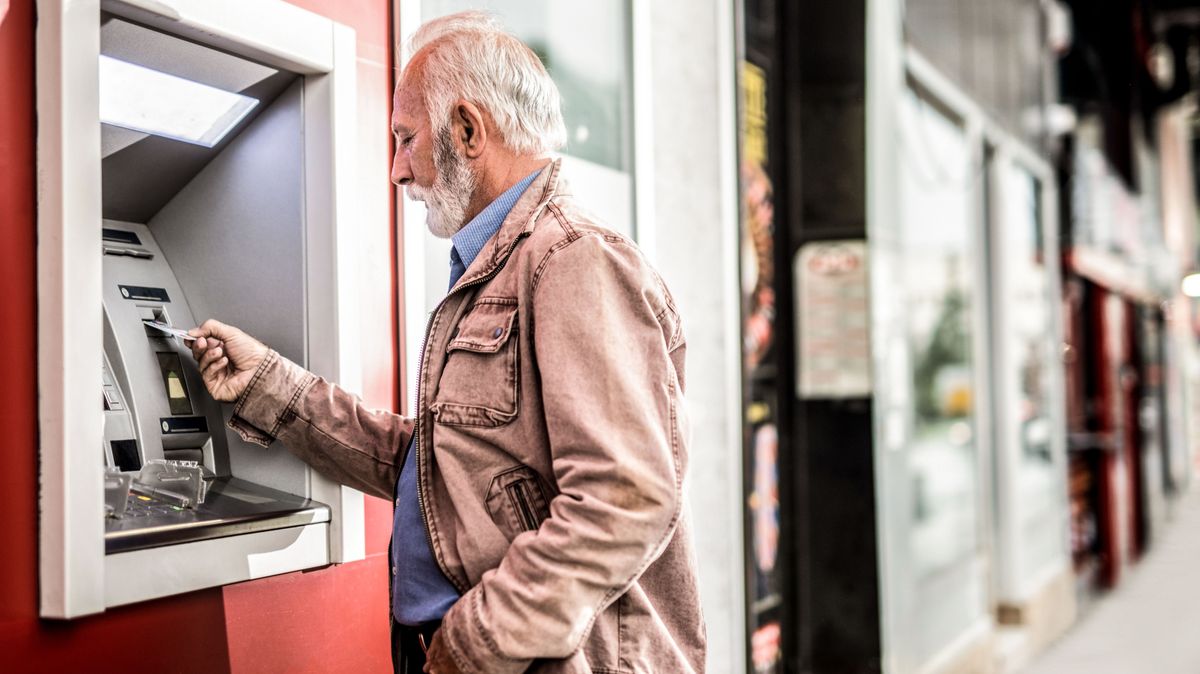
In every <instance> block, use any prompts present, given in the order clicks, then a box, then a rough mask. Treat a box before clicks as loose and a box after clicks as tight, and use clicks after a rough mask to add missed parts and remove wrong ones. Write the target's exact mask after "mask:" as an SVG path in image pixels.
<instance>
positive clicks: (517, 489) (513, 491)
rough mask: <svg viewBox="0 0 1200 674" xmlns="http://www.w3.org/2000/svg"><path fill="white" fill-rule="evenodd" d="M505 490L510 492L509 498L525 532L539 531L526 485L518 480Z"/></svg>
mask: <svg viewBox="0 0 1200 674" xmlns="http://www.w3.org/2000/svg"><path fill="white" fill-rule="evenodd" d="M504 489H505V490H506V491H508V498H509V500H510V501H512V504H513V507H514V508H516V509H517V516H518V517H519V518H520V520H521V526H522V527H523V528H524V529H525V531H533V530H534V529H537V528H538V523H537V517H535V516H534V514H533V508H532V507H531V506H530V505H529V495H528V494H527V493H526V491H525V483H524V482H523V481H520V480H518V481H517V482H513V483H512V484H509V485H508V486H507V487H505V488H504Z"/></svg>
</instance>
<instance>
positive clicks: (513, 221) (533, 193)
mask: <svg viewBox="0 0 1200 674" xmlns="http://www.w3.org/2000/svg"><path fill="white" fill-rule="evenodd" d="M561 171H562V159H554V160H552V161H551V162H550V163H549V164H547V165H546V167H545V168H544V169H542V172H541V173H539V174H538V176H537V177H536V178H534V179H533V182H532V183H530V184H529V187H527V188H525V191H524V192H523V193H521V197H520V198H519V199H517V203H515V204H513V207H512V210H511V211H509V212H508V217H506V218H504V222H503V223H502V224H501V225H500V229H499V230H498V231H497V232H496V235H495V236H493V237H492V239H491V241H490V242H489V243H488V244H487V245H486V246H485V247H484V249H483V250H482V251H480V253H479V255H478V256H476V257H475V261H474V262H472V263H471V266H470V267H468V268H467V271H466V273H465V274H463V277H462V279H461V280H460V281H459V282H458V283H457V284H455V286H454V287H455V288H458V287H460V286H462V285H463V284H464V283H471V282H472V281H475V280H476V279H478V278H480V277H482V276H487V275H488V274H490V273H492V272H493V271H495V269H496V267H498V266H499V265H500V264H502V263H503V262H504V260H505V259H506V258H507V257H508V254H509V252H510V249H511V248H512V246H513V242H514V241H516V240H517V239H519V238H521V237H522V236H525V235H527V234H529V233H530V232H532V231H533V226H534V223H535V222H537V219H538V216H539V215H541V213H542V211H543V210H545V208H546V205H547V204H548V203H550V200H551V199H552V198H554V197H555V196H562V195H563V194H565V193H566V192H565V189H566V181H564V180H563V179H562V177H561Z"/></svg>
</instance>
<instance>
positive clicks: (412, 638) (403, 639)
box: [392, 622, 442, 674]
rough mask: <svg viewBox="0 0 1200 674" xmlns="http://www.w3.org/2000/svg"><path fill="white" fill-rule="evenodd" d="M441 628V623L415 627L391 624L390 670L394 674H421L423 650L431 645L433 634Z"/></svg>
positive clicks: (423, 663) (423, 659)
mask: <svg viewBox="0 0 1200 674" xmlns="http://www.w3.org/2000/svg"><path fill="white" fill-rule="evenodd" d="M441 626H442V623H441V622H430V623H425V624H423V625H419V626H417V627H410V626H408V625H401V624H400V623H396V622H393V623H392V670H393V671H394V672H395V674H421V670H422V669H424V667H425V649H426V648H428V647H429V645H430V644H431V643H433V633H434V632H436V631H437V629H438V628H439V627H441ZM422 640H424V642H425V643H424V645H422V643H421V641H422Z"/></svg>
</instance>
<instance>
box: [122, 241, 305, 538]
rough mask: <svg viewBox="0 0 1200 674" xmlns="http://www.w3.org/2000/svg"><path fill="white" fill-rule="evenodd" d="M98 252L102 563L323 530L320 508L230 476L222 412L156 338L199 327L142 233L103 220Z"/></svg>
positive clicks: (176, 347)
mask: <svg viewBox="0 0 1200 674" xmlns="http://www.w3.org/2000/svg"><path fill="white" fill-rule="evenodd" d="M103 242H104V243H103V255H104V258H103V259H104V261H103V266H104V369H103V372H102V377H103V379H102V381H103V383H102V387H103V394H104V395H103V404H104V461H105V466H106V468H108V471H109V472H108V473H107V480H106V485H105V497H106V506H107V507H106V512H105V516H106V520H105V535H104V549H105V552H106V553H109V554H111V553H116V552H122V551H127V550H137V549H140V548H149V547H154V546H159V545H168V544H172V543H180V542H186V541H198V540H205V539H213V538H220V537H223V536H230V535H236V534H240V533H246V532H251V531H256V530H263V529H279V528H286V527H294V526H302V525H305V524H311V523H314V522H328V521H329V507H328V506H326V505H324V504H321V503H318V502H316V501H312V500H309V499H307V498H304V497H303V496H296V495H293V494H290V493H287V492H285V491H281V490H279V489H272V488H269V487H265V486H262V485H260V484H256V483H255V482H252V481H249V480H246V479H243V478H240V477H236V476H235V475H234V473H233V467H232V464H231V462H230V453H229V445H230V444H231V443H233V442H236V440H234V439H233V437H231V436H230V433H229V432H228V431H227V430H226V428H225V423H224V418H223V415H222V411H221V406H220V405H219V404H218V403H216V402H215V401H214V400H213V399H212V398H211V397H210V396H209V395H208V393H207V392H206V390H205V388H204V384H203V382H202V381H201V380H200V373H199V371H198V370H197V364H196V362H195V360H193V358H192V355H191V352H190V351H189V350H188V348H187V346H186V345H185V343H184V340H183V339H182V338H180V337H178V336H175V335H172V334H170V333H167V332H165V331H164V330H162V329H161V327H157V326H171V325H181V326H194V325H196V324H197V321H196V318H195V316H194V314H193V313H192V311H191V309H190V308H189V307H188V304H187V299H186V298H187V295H186V293H185V292H184V290H183V288H182V286H181V285H180V283H179V280H178V279H177V278H176V277H175V273H174V272H173V271H172V270H171V266H170V263H169V261H168V260H167V258H166V256H165V255H164V254H163V251H162V248H161V247H159V245H158V244H157V243H156V242H155V240H154V234H153V233H152V232H151V231H150V228H149V227H148V226H146V225H139V224H132V223H118V222H112V221H106V222H105V227H104V229H103ZM148 323H149V324H148ZM248 451H259V452H262V451H263V450H261V449H258V450H254V449H252V448H248ZM122 477H124V478H127V479H122Z"/></svg>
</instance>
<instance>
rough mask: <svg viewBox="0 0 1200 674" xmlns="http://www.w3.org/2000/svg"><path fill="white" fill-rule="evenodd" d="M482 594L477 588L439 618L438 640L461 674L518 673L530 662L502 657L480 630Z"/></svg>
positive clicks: (481, 628) (494, 644) (481, 627)
mask: <svg viewBox="0 0 1200 674" xmlns="http://www.w3.org/2000/svg"><path fill="white" fill-rule="evenodd" d="M481 601H482V592H481V588H480V587H479V586H476V587H475V588H474V589H472V590H471V591H469V592H467V593H466V594H465V595H463V596H462V599H460V600H458V602H457V603H455V604H454V606H451V607H450V610H449V611H447V612H446V616H445V617H444V618H443V619H442V627H441V629H440V633H441V638H442V639H445V641H446V646H447V648H448V649H449V650H450V655H451V657H453V658H454V664H456V665H458V668H459V669H460V670H462V672H463V674H520V672H524V671H525V670H526V669H528V668H529V665H530V663H531V662H533V661H532V660H514V659H512V658H508V657H505V656H504V655H502V654H501V653H500V651H499V648H497V646H496V642H495V641H493V640H492V639H491V637H490V636H489V635H488V633H487V632H486V631H485V630H484V629H483V625H482V621H481V619H480V602H481Z"/></svg>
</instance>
